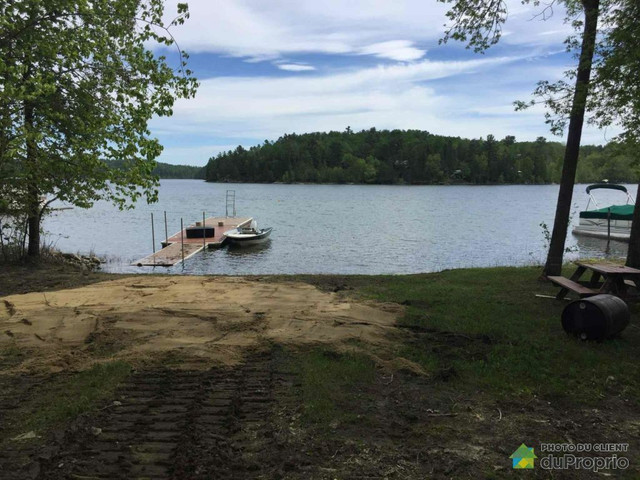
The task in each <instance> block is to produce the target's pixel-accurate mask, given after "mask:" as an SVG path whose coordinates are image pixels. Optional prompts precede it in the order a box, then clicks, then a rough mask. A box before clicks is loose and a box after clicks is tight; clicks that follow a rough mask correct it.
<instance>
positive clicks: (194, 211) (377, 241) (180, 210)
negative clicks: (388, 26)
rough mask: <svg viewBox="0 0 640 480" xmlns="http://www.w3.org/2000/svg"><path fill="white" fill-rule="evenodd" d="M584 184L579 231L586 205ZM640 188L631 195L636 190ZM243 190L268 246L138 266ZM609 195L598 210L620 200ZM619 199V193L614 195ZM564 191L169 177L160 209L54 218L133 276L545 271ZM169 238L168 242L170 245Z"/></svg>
mask: <svg viewBox="0 0 640 480" xmlns="http://www.w3.org/2000/svg"><path fill="white" fill-rule="evenodd" d="M584 188H585V186H584V185H578V186H576V189H575V191H574V204H573V207H572V212H574V215H573V218H572V224H573V225H575V224H576V223H577V220H578V215H577V212H579V211H580V210H581V209H583V208H584V206H585V205H586V200H587V199H586V195H585V193H584ZM635 188H636V187H634V186H632V187H630V188H629V190H630V192H631V194H632V195H635ZM227 189H235V190H236V195H237V197H236V198H237V205H236V207H237V212H238V215H239V216H252V217H255V218H256V219H257V220H258V223H259V224H260V225H261V226H270V227H274V230H273V233H272V234H271V237H270V240H269V242H268V243H266V244H263V245H255V246H251V247H244V248H228V247H227V248H222V249H219V250H210V251H207V252H202V253H200V254H197V255H195V256H194V257H192V258H191V259H189V260H188V261H187V262H186V264H185V265H184V266H182V265H178V266H175V267H172V268H168V269H167V268H159V267H156V268H152V267H149V268H147V267H142V268H139V267H134V266H130V263H132V262H134V261H136V260H138V259H140V258H142V257H144V256H146V255H148V254H149V253H151V251H152V248H153V243H152V237H151V222H150V220H151V218H150V217H151V213H154V218H155V224H154V225H155V233H156V238H155V240H156V242H155V243H156V245H155V247H156V249H159V248H160V241H161V240H163V239H164V236H165V228H164V223H163V211H166V212H167V219H168V225H167V232H168V234H169V235H171V234H173V233H175V232H178V231H179V230H180V219H181V218H182V219H183V220H184V222H185V224H189V223H192V222H194V221H196V220H198V219H201V218H202V212H203V210H204V211H205V212H206V215H208V216H216V215H217V216H222V215H224V207H225V192H226V190H227ZM608 193H609V192H604V191H603V192H602V195H601V196H600V198H601V200H600V204H601V205H607V204H611V203H616V202H617V201H619V198H618V197H615V195H613V194H612V196H611V198H608V197H607V194H608ZM614 193H618V194H619V192H614ZM557 198H558V186H557V185H505V186H463V185H455V186H398V185H259V184H215V183H205V182H202V181H198V180H163V181H162V183H161V187H160V192H159V202H158V203H157V204H155V205H144V204H140V205H139V206H137V207H136V208H135V209H134V210H130V211H125V212H121V211H119V210H118V209H117V208H115V207H113V206H111V205H109V204H107V203H105V202H100V203H98V204H96V205H95V206H94V207H93V208H91V209H89V210H83V209H78V208H75V209H73V210H67V211H62V212H59V213H58V214H57V215H55V216H53V217H51V218H47V219H46V221H45V224H44V228H45V229H46V230H47V231H48V232H50V236H49V238H50V239H51V240H54V241H56V242H57V246H58V248H60V249H62V250H65V251H70V252H81V253H88V252H90V251H93V252H95V253H96V254H97V255H100V256H106V257H107V259H108V263H107V264H106V265H105V270H107V271H111V272H130V273H144V272H154V273H185V274H268V273H286V274H291V273H340V274H351V273H354V274H358V273H359V274H376V273H418V272H430V271H438V270H443V269H448V268H461V267H482V266H497V265H530V264H539V263H541V262H543V261H544V259H545V256H546V241H545V238H544V232H543V228H542V227H541V226H540V224H541V223H544V224H546V225H548V226H549V228H551V227H552V225H553V216H554V213H555V206H556V201H557ZM160 237H162V238H160ZM567 247H569V248H573V249H575V250H576V252H575V253H572V254H569V255H567V260H571V259H575V258H578V257H620V256H625V254H626V244H624V243H620V242H611V244H610V248H609V251H608V253H607V252H606V241H604V240H600V239H595V238H587V237H575V236H573V235H571V234H570V235H569V237H568V238H567Z"/></svg>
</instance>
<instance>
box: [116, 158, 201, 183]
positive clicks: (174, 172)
mask: <svg viewBox="0 0 640 480" xmlns="http://www.w3.org/2000/svg"><path fill="white" fill-rule="evenodd" d="M106 163H107V164H108V165H109V166H110V167H112V168H125V164H124V162H123V161H118V160H113V161H108V162H106ZM151 173H152V174H153V175H157V176H158V178H188V179H193V178H195V179H204V173H205V168H204V167H192V166H190V165H172V164H170V163H162V162H156V166H155V167H154V168H153V170H152V172H151Z"/></svg>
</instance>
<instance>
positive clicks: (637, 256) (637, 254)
mask: <svg viewBox="0 0 640 480" xmlns="http://www.w3.org/2000/svg"><path fill="white" fill-rule="evenodd" d="M627 267H633V268H640V185H638V193H637V194H636V208H634V209H633V220H632V222H631V234H630V235H629V250H628V251H627Z"/></svg>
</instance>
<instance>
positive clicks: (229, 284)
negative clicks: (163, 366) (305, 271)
mask: <svg viewBox="0 0 640 480" xmlns="http://www.w3.org/2000/svg"><path fill="white" fill-rule="evenodd" d="M400 313H401V309H400V307H399V306H397V305H386V304H363V303H356V302H353V301H349V300H346V299H344V298H342V297H341V296H339V295H338V294H335V293H327V292H322V291H320V290H318V289H317V288H315V287H313V286H311V285H308V284H305V283H299V282H272V281H264V280H262V281H260V279H255V278H251V279H247V278H241V277H210V276H209V277H195V276H189V277H187V276H183V277H170V276H166V277H164V276H138V277H125V278H122V279H118V280H114V281H108V282H102V283H96V284H92V285H90V286H85V287H81V288H74V289H68V290H60V291H55V292H47V293H42V292H36V293H28V294H23V295H11V296H8V297H3V298H1V299H0V332H3V333H2V335H1V336H0V347H7V346H12V347H17V348H20V349H21V350H23V351H28V352H29V355H28V359H27V360H26V361H24V362H22V363H21V364H20V366H19V367H16V368H20V369H23V370H24V369H26V370H42V369H45V370H48V371H59V370H64V369H68V368H82V366H83V365H84V364H87V363H89V362H91V361H95V359H96V358H108V359H114V358H122V359H126V360H131V361H136V360H139V361H145V360H153V359H157V358H159V356H160V357H163V358H164V357H166V356H167V355H172V354H174V353H175V354H176V355H175V357H176V358H180V359H181V360H182V361H186V360H187V359H188V360H189V362H190V364H189V368H194V367H197V366H202V367H203V368H208V367H209V366H211V365H213V364H226V365H233V364H235V363H238V362H239V361H241V360H242V357H243V355H244V353H245V352H246V351H247V350H248V349H250V348H251V347H254V346H256V345H259V344H261V343H262V342H275V343H280V344H283V345H303V344H310V343H316V344H320V343H325V344H335V345H340V344H345V342H348V341H349V340H352V339H358V340H360V341H362V342H366V343H371V344H383V343H385V342H386V341H388V340H387V339H388V334H389V332H390V331H391V330H392V329H393V326H394V324H395V321H396V319H397V317H398V315H399V314H400Z"/></svg>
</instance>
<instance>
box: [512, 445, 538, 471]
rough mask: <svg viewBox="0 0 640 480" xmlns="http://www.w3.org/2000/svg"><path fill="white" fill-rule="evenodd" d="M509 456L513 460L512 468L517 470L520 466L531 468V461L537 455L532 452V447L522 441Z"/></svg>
mask: <svg viewBox="0 0 640 480" xmlns="http://www.w3.org/2000/svg"><path fill="white" fill-rule="evenodd" d="M509 458H511V459H512V460H513V468H515V469H517V470H519V469H522V468H533V461H534V459H536V458H538V457H536V454H535V453H533V447H527V446H526V445H525V444H524V443H523V444H522V445H520V446H519V447H518V449H517V450H516V451H515V452H513V453H512V454H511V456H510V457H509Z"/></svg>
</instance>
